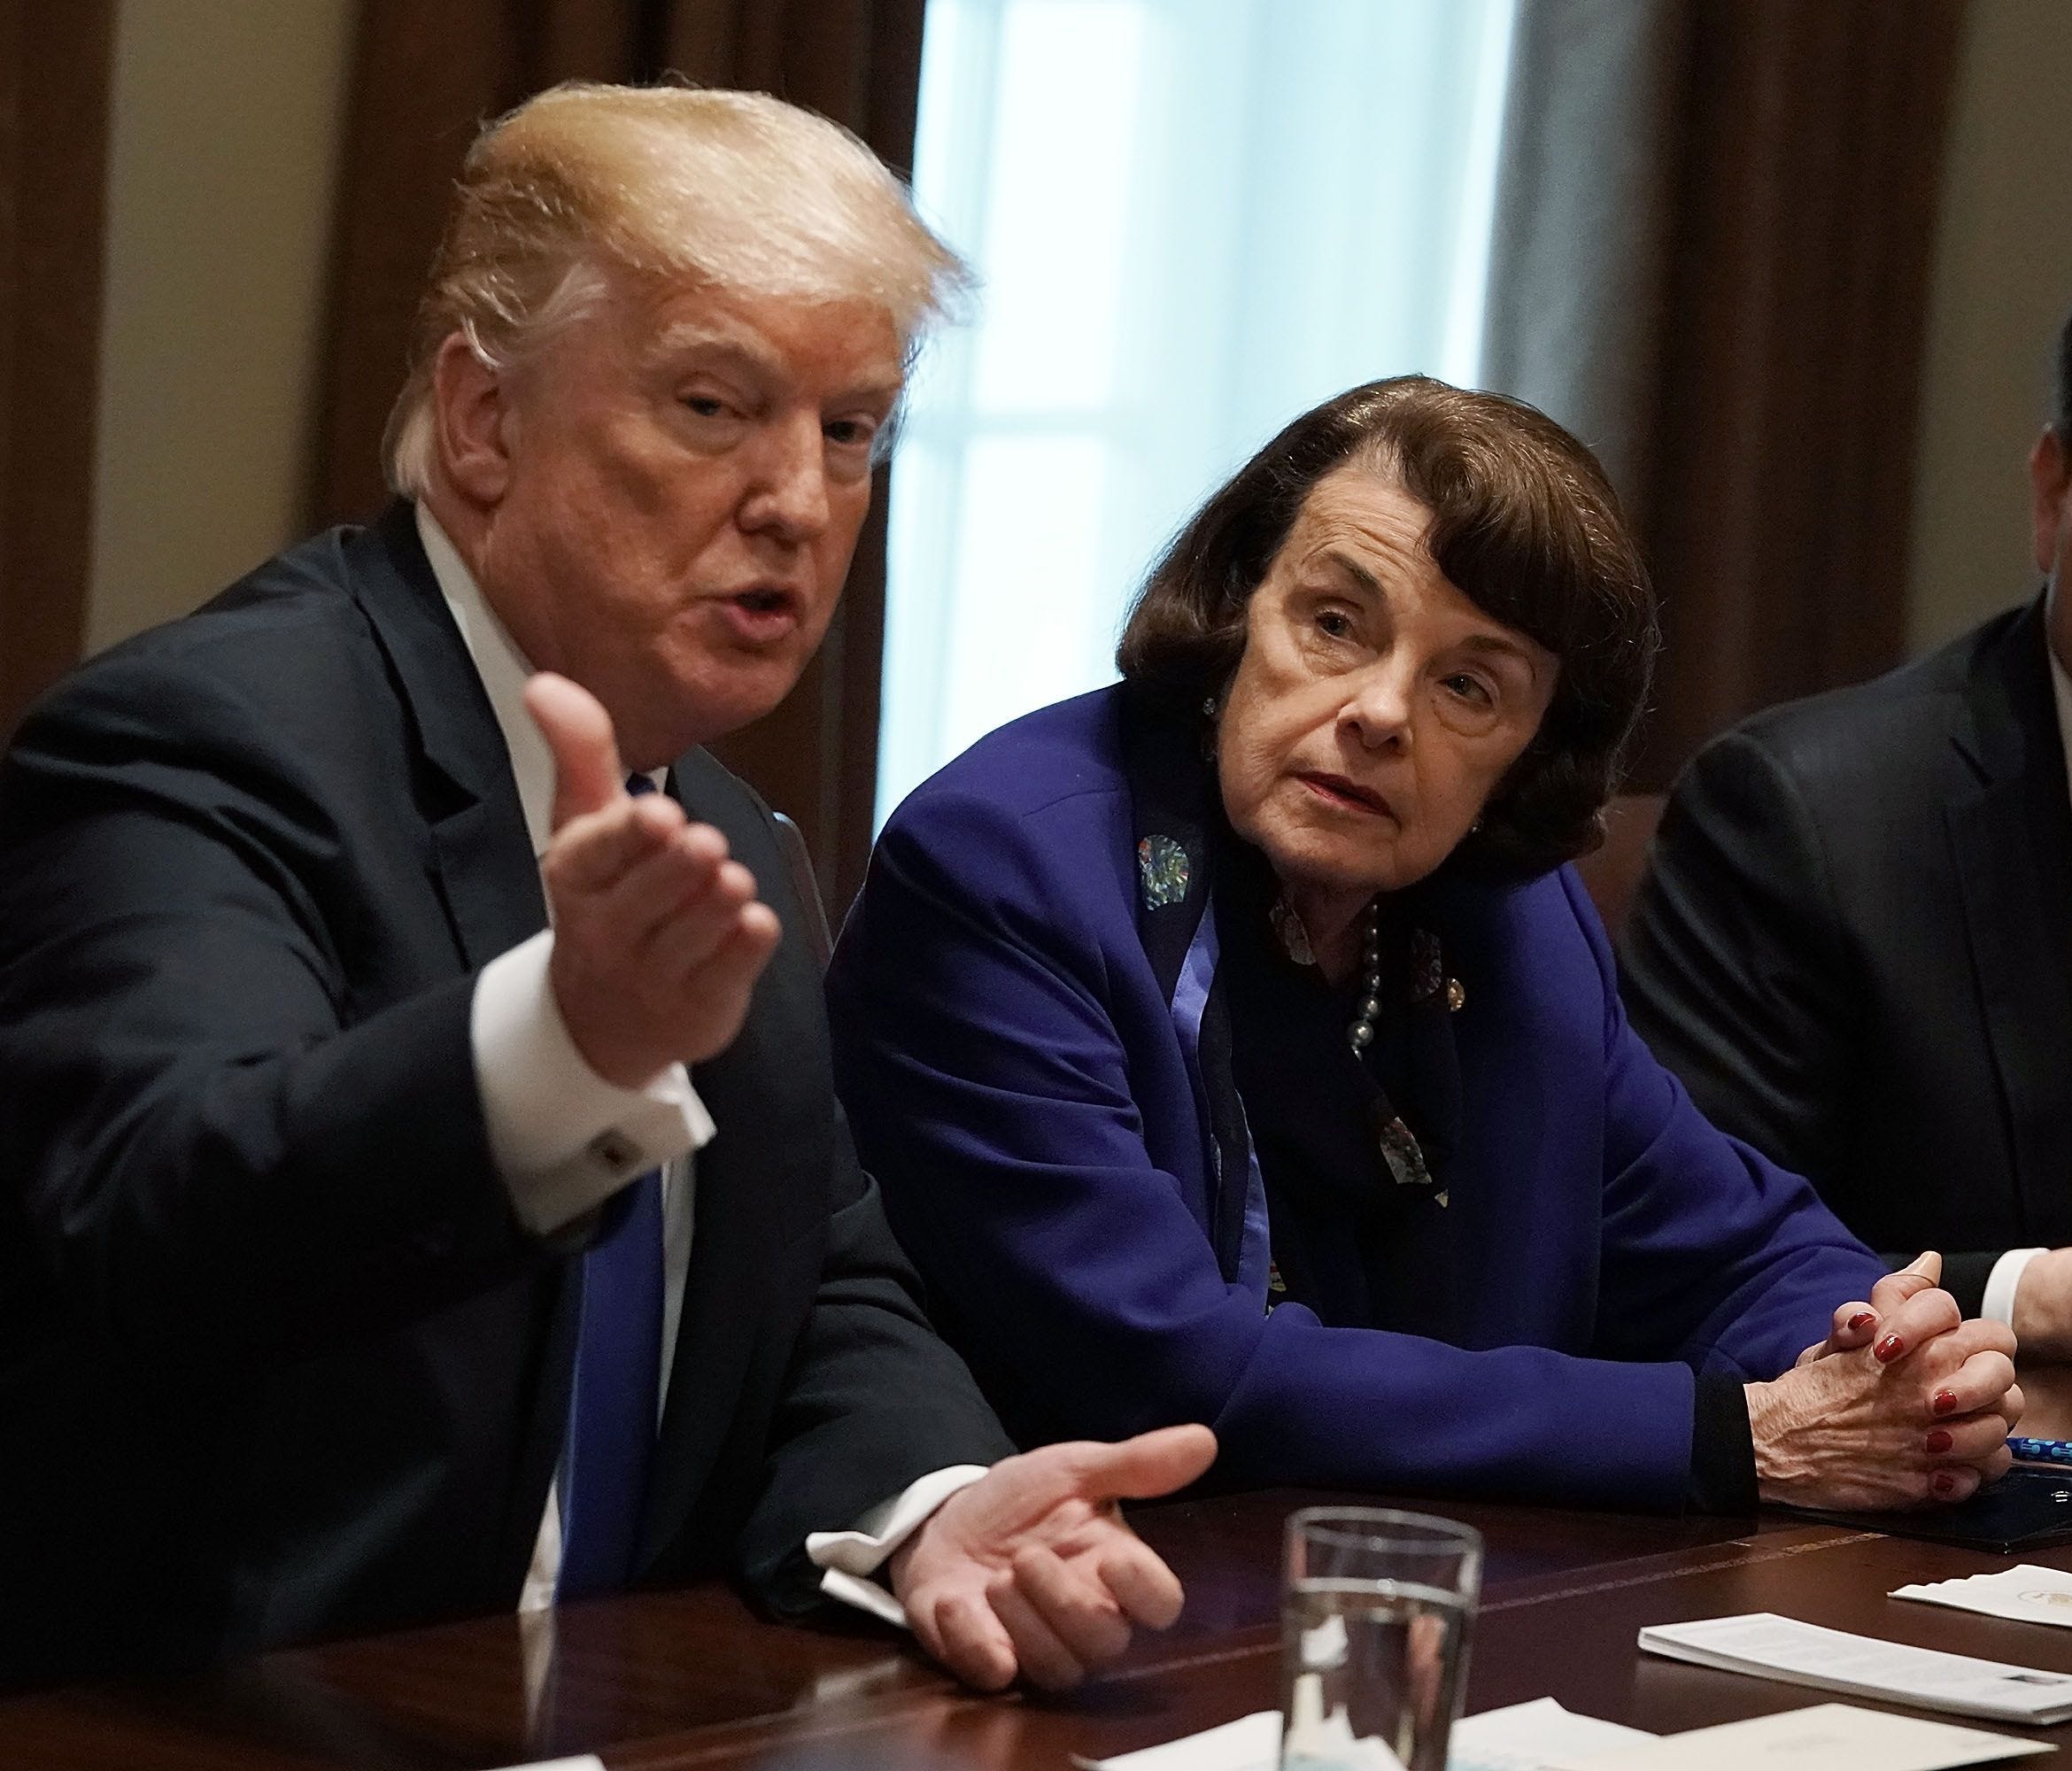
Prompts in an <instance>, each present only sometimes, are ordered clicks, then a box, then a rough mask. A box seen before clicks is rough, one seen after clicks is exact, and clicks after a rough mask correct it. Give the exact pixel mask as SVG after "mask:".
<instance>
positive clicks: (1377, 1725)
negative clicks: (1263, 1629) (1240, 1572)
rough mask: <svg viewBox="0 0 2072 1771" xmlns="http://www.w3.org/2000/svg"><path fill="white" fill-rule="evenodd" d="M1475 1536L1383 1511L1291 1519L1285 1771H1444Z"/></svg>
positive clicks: (1284, 1630) (1477, 1581)
mask: <svg viewBox="0 0 2072 1771" xmlns="http://www.w3.org/2000/svg"><path fill="white" fill-rule="evenodd" d="M1481 1588H1482V1539H1481V1533H1479V1532H1476V1531H1472V1530H1470V1529H1469V1528H1468V1527H1466V1526H1465V1525H1457V1524H1455V1523H1454V1521H1453V1520H1450V1519H1434V1518H1433V1517H1431V1516H1430V1515H1429V1514H1426V1513H1421V1512H1394V1511H1392V1510H1390V1509H1388V1508H1384V1507H1365V1506H1343V1507H1329V1506H1311V1507H1304V1508H1303V1510H1302V1511H1301V1512H1296V1513H1291V1514H1290V1515H1289V1517H1288V1521H1287V1561H1286V1566H1285V1572H1284V1574H1283V1578H1282V1582H1281V1604H1280V1717H1281V1735H1280V1764H1281V1771H1399V1767H1400V1768H1401V1771H1445V1765H1446V1737H1447V1735H1448V1733H1449V1732H1450V1730H1451V1728H1452V1727H1453V1719H1454V1717H1455V1716H1456V1715H1457V1713H1459V1710H1460V1703H1461V1698H1462V1697H1463V1695H1464V1694H1465V1691H1466V1689H1467V1659H1468V1623H1469V1620H1470V1619H1471V1618H1473V1615H1474V1609H1475V1600H1476V1598H1477V1597H1478V1596H1479V1595H1480V1594H1481Z"/></svg>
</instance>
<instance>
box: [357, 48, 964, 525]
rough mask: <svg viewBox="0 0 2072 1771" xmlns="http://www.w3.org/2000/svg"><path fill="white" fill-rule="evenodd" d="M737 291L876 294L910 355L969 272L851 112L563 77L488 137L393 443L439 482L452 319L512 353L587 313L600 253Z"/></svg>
mask: <svg viewBox="0 0 2072 1771" xmlns="http://www.w3.org/2000/svg"><path fill="white" fill-rule="evenodd" d="M610 265H617V266H620V267H624V268H625V269H628V270H630V271H632V272H634V273H636V274H637V275H648V276H658V277H671V278H676V277H686V278H693V279H696V280H699V281H701V282H708V283H711V284H713V285H715V286H716V287H718V288H720V289H723V290H728V291H730V292H731V293H734V294H739V295H752V296H771V297H777V298H786V299H792V300H802V301H831V300H864V301H869V302H871V303H874V304H876V305H878V306H879V307H882V308H883V309H884V310H885V313H886V314H887V315H888V316H889V317H890V318H891V320H892V322H893V328H894V329H895V330H896V332H897V333H898V336H899V339H900V344H901V351H902V352H903V353H904V356H905V358H906V360H907V361H908V363H909V364H911V362H912V360H913V357H914V355H915V353H916V352H917V351H918V349H919V348H920V345H921V344H922V342H923V340H924V338H925V336H926V335H927V333H928V331H929V330H930V329H931V328H932V327H933V326H935V325H937V324H939V323H940V322H941V321H944V320H946V319H949V318H952V317H954V316H955V313H957V312H958V310H959V309H960V308H961V305H962V304H963V301H964V299H965V298H966V296H967V295H968V293H969V291H970V288H971V285H972V278H971V274H970V271H969V269H968V268H967V267H965V265H964V263H963V260H962V259H959V258H958V257H957V255H956V254H955V252H954V251H951V250H950V249H949V247H947V245H945V244H943V243H942V242H941V241H940V240H939V239H938V238H937V237H936V236H934V235H933V234H932V233H931V232H930V231H929V229H928V228H927V227H926V226H925V225H924V223H923V222H922V221H921V220H920V218H919V217H918V216H917V215H916V214H915V213H914V209H913V205H912V203H911V201H910V200H909V198H908V194H907V191H906V189H905V187H904V186H903V185H901V182H899V180H898V179H896V178H895V177H893V174H891V173H890V172H889V171H887V170H886V168H885V166H884V165H883V164H882V163H881V162H880V161H879V160H878V157H877V156H876V155H875V154H873V153H872V152H871V151H870V149H869V148H867V147H865V146H864V145H863V143H862V142H860V141H858V140H857V139H856V137H855V136H854V135H851V134H850V133H849V132H848V131H847V129H844V128H840V127H839V126H838V125H836V124H834V123H831V122H829V121H828V120H826V119H825V118H823V117H816V116H815V115H814V114H813V113H812V112H808V111H801V110H800V109H799V108H798V107H797V106H796V105H792V104H785V103H784V102H783V101H782V100H780V99H776V98H772V97H769V95H768V94H766V93H760V92H721V91H713V90H709V89H700V88H695V87H685V86H657V87H630V86H598V85H591V84H587V83H584V82H580V81H572V82H570V83H568V84H566V85H562V86H557V87H553V88H552V89H549V90H547V91H545V92H543V93H540V94H539V95H538V96H537V97H534V98H531V99H529V100H528V101H527V102H526V103H525V104H522V105H520V106H519V107H518V108H517V109H516V110H515V111H513V112H510V113H509V114H508V115H507V116H505V117H503V118H501V119H499V120H498V121H496V122H494V123H492V124H491V125H490V126H489V127H488V128H485V129H484V130H483V132H482V134H481V135H479V136H477V137H476V138H475V145H474V146H473V147H472V148H470V149H469V150H468V159H467V160H466V162H465V164H464V165H463V166H462V167H461V171H460V182H459V184H458V185H457V187H456V188H455V190H454V197H453V206H452V211H451V212H450V213H449V214H448V216H447V218H446V230H445V237H444V238H443V239H442V240H441V241H440V243H439V250H438V255H437V258H436V259H434V260H433V263H432V271H431V278H430V281H429V284H428V285H427V287H426V290H425V292H424V296H423V298H422V299H421V301H420V302H419V304H418V309H417V318H416V321H415V323H414V327H413V329H412V332H411V341H410V354H409V377H408V379H407V380H406V382H405V383H404V385H403V391H402V393H401V394H400V395H399V396H398V398H397V401H396V405H395V408H394V410H393V411H392V412H391V413H390V414H389V424H388V430H387V433H386V434H385V435H384V437H383V442H382V450H383V458H384V461H385V465H386V468H387V471H388V478H389V483H390V486H391V487H392V488H393V489H394V490H395V491H398V492H401V493H403V494H404V495H405V496H406V497H418V496H421V494H422V493H423V491H425V489H426V487H427V486H428V485H429V482H430V477H431V468H432V460H433V449H434V443H433V426H432V412H431V378H432V367H433V364H434V362H435V360H437V355H438V352H439V347H440V346H441V345H442V344H444V343H445V341H446V339H447V338H448V337H450V336H452V334H453V333H455V332H460V333H462V334H464V335H465V336H466V337H467V339H468V344H469V345H470V347H471V348H472V349H473V350H474V351H475V353H476V354H477V355H478V356H479V357H480V358H481V359H482V360H483V361H484V362H486V363H489V364H491V365H492V366H494V367H499V368H503V367H509V366H511V365H513V364H515V363H518V362H521V361H522V360H523V359H524V358H525V357H526V356H527V355H528V354H529V353H531V352H537V350H538V349H539V348H540V347H541V346H542V345H543V344H545V342H546V341H547V340H548V339H549V338H551V337H552V336H553V334H554V333H555V332H556V331H557V330H559V329H561V328H563V327H565V326H567V325H568V324H569V323H570V322H572V321H576V320H577V319H580V318H581V317H583V316H584V314H586V313H591V312H593V311H594V310H595V309H596V307H597V306H598V305H599V303H600V302H601V301H602V300H603V298H604V297H605V295H606V294H607V289H608V284H607V281H606V267H607V266H610Z"/></svg>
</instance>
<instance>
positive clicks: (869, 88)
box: [312, 0, 925, 914]
mask: <svg viewBox="0 0 2072 1771" xmlns="http://www.w3.org/2000/svg"><path fill="white" fill-rule="evenodd" d="M924 5H925V0H530V3H529V4H528V0H366V4H365V11H364V12H363V14H362V19H361V25H360V44H359V54H358V62H357V66H356V69H355V74H354V85H353V90H352V110H351V114H350V119H349V121H348V124H347V134H346V143H345V154H344V171H343V174H342V188H341V190H340V197H339V216H338V242H337V252H336V267H335V276H336V282H335V292H334V302H333V326H332V335H331V336H332V339H333V348H332V352H331V358H330V361H329V388H328V398H327V408H326V416H325V421H324V423H323V426H322V428H321V442H320V446H319V459H318V461H317V463H316V469H315V480H314V490H313V513H312V514H313V520H315V521H317V522H333V521H339V520H343V519H348V518H353V517H359V516H364V515H365V514H367V513H368V512H369V511H371V510H373V509H374V508H375V507H377V506H378V505H379V504H380V502H381V499H382V495H383V494H382V480H381V464H380V460H379V445H380V441H381V434H382V426H383V421H385V419H386V418H387V416H388V410H389V406H390V402H391V401H392V400H393V399H394V398H395V395H396V391H397V389H398V387H399V386H400V385H401V383H402V379H403V368H402V365H403V351H404V345H405V342H406V337H407V335H408V331H409V322H410V316H411V313H412V311H413V309H414V305H415V303H416V299H417V295H418V290H419V289H420V287H421V283H422V282H423V278H424V274H425V270H426V267H428V266H429V264H430V262H431V257H432V252H433V251H434V249H435V248H436V246H437V244H438V235H439V227H440V222H441V220H442V218H443V216H444V213H445V202H446V193H447V189H448V187H449V185H450V183H451V181H452V177H453V174H454V173H455V172H456V171H457V170H458V168H459V166H460V158H461V155H462V154H463V153H464V152H465V151H466V150H467V146H468V142H469V141H470V140H471V139H472V138H473V136H474V134H475V128H476V126H477V125H478V123H479V122H481V121H482V120H483V119H485V118H489V117H492V116H494V115H496V114H497V113H498V112H501V111H504V110H506V109H508V108H509V107H510V106H511V105H513V104H517V103H518V102H519V100H521V99H522V98H523V97H526V96H527V95H529V94H530V93H533V92H536V91H537V90H539V89H540V88H542V87H544V86H548V85H551V84H553V82H554V81H559V80H568V79H576V78H581V79H589V80H635V81H638V80H651V79H653V78H655V77H657V76H658V75H660V74H661V73H663V72H665V71H669V72H673V73H678V74H682V75H684V76H685V77H686V78H688V79H691V80H693V81H698V82H700V84H703V85H710V86H735V87H746V88H751V89H758V90H762V91H766V92H773V93H775V94H777V96H778V97H781V98H787V99H790V100H792V102H793V103H795V104H803V105H806V106H808V108H809V109H812V110H815V111H818V112H822V113H823V115H826V116H829V117H831V118H833V119H834V120H836V121H837V122H839V123H842V124H845V125H847V127H848V128H851V129H854V131H855V132H856V134H857V135H861V136H862V138H863V140H864V141H866V142H868V143H870V146H871V147H872V148H873V149H874V150H876V151H877V152H878V155H879V157H880V158H881V159H884V160H885V162H886V163H887V164H888V165H890V166H893V168H894V169H895V170H897V171H899V172H901V174H905V173H906V172H907V171H908V168H909V166H910V163H911V160H912V157H913V145H914V113H915V107H916V101H917V95H918V89H919V83H920V73H921V24H922V14H923V11H924ZM884 632H885V484H884V479H883V476H880V479H879V484H878V498H877V500H876V503H875V505H874V507H873V512H872V515H871V519H870V522H869V524H868V525H867V526H866V528H865V529H864V531H863V537H862V542H861V544H860V545H858V547H857V550H856V562H855V565H854V567H853V568H851V570H850V573H849V584H848V590H847V593H846V595H845V596H844V598H843V600H842V607H841V609H840V611H839V614H838V615H836V617H835V623H834V625H833V627H832V628H831V630H830V631H829V634H828V638H827V642H826V644H825V645H824V646H823V647H822V648H821V653H820V655H819V657H818V658H817V659H816V660H815V661H814V663H813V664H812V666H811V667H810V668H809V669H808V671H807V673H806V675H805V677H803V678H802V679H801V680H800V684H799V686H798V687H797V688H796V689H795V690H794V691H793V692H792V694H791V696H790V697H789V698H788V699H787V700H785V704H784V705H783V706H782V707H781V708H778V709H777V711H776V712H775V713H773V714H771V715H769V717H768V718H767V719H764V720H762V721H760V722H758V723H756V724H755V725H754V726H752V727H751V728H749V729H748V730H747V731H743V732H740V733H738V734H737V735H736V736H735V737H734V738H732V739H729V740H728V741H727V742H726V743H725V744H723V745H722V746H718V748H719V751H720V754H722V756H723V758H724V759H725V761H726V762H728V763H729V765H730V766H731V767H732V768H734V769H737V770H738V771H739V772H740V773H741V774H743V775H745V776H746V777H747V778H748V779H749V780H750V781H752V782H753V783H754V785H756V787H757V788H758V789H760V790H761V792H762V794H763V795H764V797H765V798H767V799H768V800H769V802H770V803H771V804H772V805H774V806H776V807H777V808H778V809H779V810H781V811H785V812H788V813H790V814H791V816H792V817H794V818H796V819H797V820H798V821H799V824H800V827H801V828H802V829H803V830H804V831H805V834H806V840H807V843H808V847H809V848H810V849H811V851H812V853H813V856H814V860H815V863H816V866H817V868H818V870H819V873H820V880H821V885H822V888H823V892H824V893H825V894H826V896H827V899H828V902H829V904H830V906H831V908H832V909H835V910H836V911H837V913H838V914H839V909H840V908H841V907H842V906H845V905H847V902H848V901H849V899H850V898H851V897H852V896H853V895H854V892H855V890H856V887H857V886H859V885H861V884H862V876H863V862H864V858H865V856H866V855H867V854H868V852H869V849H870V809H871V796H872V792H873V788H874V785H875V781H876V775H877V762H878V669H879V659H880V654H881V650H882V646H883V641H884Z"/></svg>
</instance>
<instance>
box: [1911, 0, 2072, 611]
mask: <svg viewBox="0 0 2072 1771" xmlns="http://www.w3.org/2000/svg"><path fill="white" fill-rule="evenodd" d="M2068 102H2072V5H2068V4H2066V0H1972V5H1971V24H1970V29H1969V35H1968V43H1967V45H1966V52H1965V59H1964V66H1963V68H1962V70H1961V73H1960V76H1959V86H1958V91H1957V100H1956V109H1955V112H1954V113H1953V115H1952V119H1951V140H1950V158H1949V164H1948V167H1947V170H1946V172H1945V175H1944V189H1943V216H1942V222H1941V231H1940V236H1939V238H1938V242H1937V262H1936V272H1935V283H1934V290H1933V294H1932V296H1931V299H1930V306H1929V351H1928V360H1927V364H1926V374H1925V380H1924V385H1923V388H1922V394H1923V403H1922V412H1921V435H1920V439H1919V447H1918V451H1917V455H1916V478H1915V487H1914V528H1913V537H1912V539H1913V564H1912V570H1911V574H1910V576H1911V584H1910V586H1909V599H1908V622H1907V630H1908V638H1909V641H1910V643H1911V644H1912V645H1913V646H1914V649H1915V650H1917V651H1918V650H1921V649H1922V648H1924V647H1926V646H1930V645H1932V644H1934V643H1935V642H1937V641H1938V640H1940V639H1943V638H1947V637H1948V636H1949V635H1951V634H1953V633H1955V632H1957V631H1958V630H1960V629H1962V628H1965V627H1968V626H1969V625H1970V624H1971V623H1974V622H1975V621H1977V620H1979V619H1981V618H1982V617H1983V616H1984V615H1987V614H1990V613H1991V611H1992V610H1994V609H1997V608H2001V607H2006V605H2007V604H2008V603H2010V602H2013V601H2014V600H2015V599H2017V598H2020V597H2022V596H2025V595H2026V594H2028V592H2029V590H2030V589H2031V588H2032V587H2033V585H2034V584H2035V582H2036V573H2035V571H2034V569H2033V568H2032V567H2031V565H2030V562H2029V527H2028V524H2029V514H2028V513H2029V503H2028V480H2027V477H2026V473H2025V469H2024V462H2025V461H2026V460H2027V458H2028V454H2029V444H2030V443H2031V442H2032V441H2034V439H2035V437H2036V432H2037V427H2038V426H2039V425H2040V423H2041V422H2042V421H2043V419H2044V417H2045V414H2046V413H2047V411H2048V407H2049V400H2050V385H2051V352H2052V345H2053V340H2054V338H2055V336H2056V334H2057V329H2058V327H2059V324H2060V321H2062V320H2063V319H2064V317H2065V313H2066V310H2067V309H2068V307H2072V171H2068V160H2067V155H2066V148H2065V141H2066V135H2065V118H2066V112H2067V105H2068Z"/></svg>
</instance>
